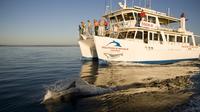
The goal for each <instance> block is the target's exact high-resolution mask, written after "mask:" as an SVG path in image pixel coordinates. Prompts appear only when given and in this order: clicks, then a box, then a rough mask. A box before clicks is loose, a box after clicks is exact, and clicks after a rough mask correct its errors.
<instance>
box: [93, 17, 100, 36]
mask: <svg viewBox="0 0 200 112" xmlns="http://www.w3.org/2000/svg"><path fill="white" fill-rule="evenodd" d="M98 30H99V22H98V21H97V20H96V19H94V32H95V35H98Z"/></svg>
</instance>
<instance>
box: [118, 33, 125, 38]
mask: <svg viewBox="0 0 200 112" xmlns="http://www.w3.org/2000/svg"><path fill="white" fill-rule="evenodd" d="M126 34H127V32H120V33H119V36H118V39H125V38H126Z"/></svg>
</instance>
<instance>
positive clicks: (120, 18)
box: [117, 14, 123, 22]
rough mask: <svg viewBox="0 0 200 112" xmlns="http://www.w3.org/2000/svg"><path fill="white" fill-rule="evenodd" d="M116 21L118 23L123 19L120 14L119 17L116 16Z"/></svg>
mask: <svg viewBox="0 0 200 112" xmlns="http://www.w3.org/2000/svg"><path fill="white" fill-rule="evenodd" d="M117 20H118V22H120V21H123V17H122V15H121V14H120V15H117Z"/></svg>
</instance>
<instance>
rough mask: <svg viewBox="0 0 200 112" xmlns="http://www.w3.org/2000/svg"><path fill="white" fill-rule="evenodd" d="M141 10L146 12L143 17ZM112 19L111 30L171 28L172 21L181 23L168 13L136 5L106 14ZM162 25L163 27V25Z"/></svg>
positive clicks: (106, 16)
mask: <svg viewBox="0 0 200 112" xmlns="http://www.w3.org/2000/svg"><path fill="white" fill-rule="evenodd" d="M141 12H144V13H145V16H144V17H141V15H140V14H141ZM104 17H105V18H107V19H108V20H109V21H110V28H111V29H110V30H111V31H114V32H116V31H117V30H118V29H124V28H135V27H145V28H151V29H152V28H153V29H160V28H163V29H165V30H170V28H169V25H170V24H171V23H179V22H180V19H178V18H175V17H171V16H167V14H166V13H161V12H157V11H154V10H151V9H147V8H142V7H138V6H135V7H133V8H125V9H120V10H117V11H115V12H113V13H109V14H107V15H105V16H104ZM161 26H162V27H161Z"/></svg>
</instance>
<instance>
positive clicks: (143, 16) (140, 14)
mask: <svg viewBox="0 0 200 112" xmlns="http://www.w3.org/2000/svg"><path fill="white" fill-rule="evenodd" d="M145 17H146V13H145V12H144V10H142V12H140V13H139V23H140V26H142V25H141V22H142V21H145Z"/></svg>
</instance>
